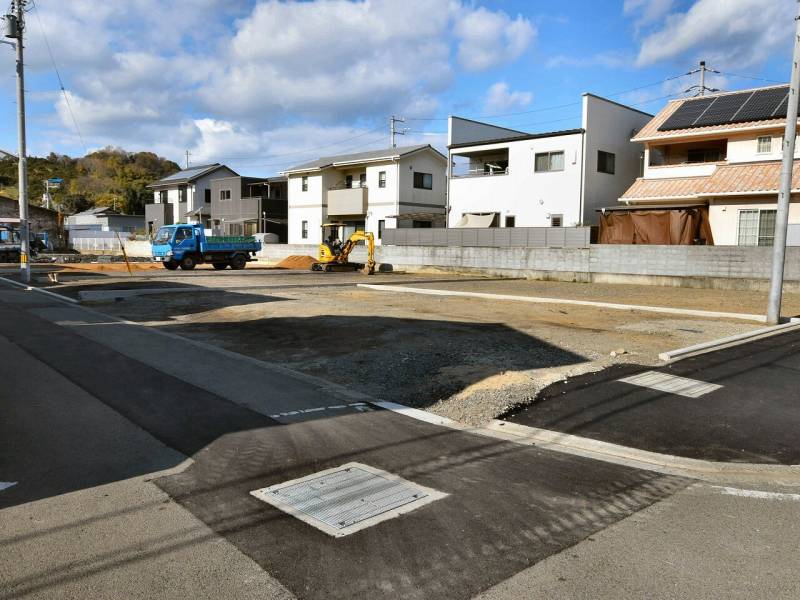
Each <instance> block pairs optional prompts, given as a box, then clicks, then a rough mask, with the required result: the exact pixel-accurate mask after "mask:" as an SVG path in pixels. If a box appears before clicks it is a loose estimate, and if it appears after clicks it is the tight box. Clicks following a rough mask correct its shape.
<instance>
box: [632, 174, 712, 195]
mask: <svg viewBox="0 0 800 600" xmlns="http://www.w3.org/2000/svg"><path fill="white" fill-rule="evenodd" d="M707 179H708V177H668V178H664V179H642V178H641V177H639V178H638V179H637V180H636V181H634V182H633V185H632V186H631V187H629V188H628V189H627V190H626V191H625V193H624V194H622V198H621V200H629V199H636V200H640V199H645V198H649V199H653V200H655V199H667V198H675V199H677V198H683V199H685V198H696V197H697V194H698V193H699V192H700V190H702V189H703V186H704V185H705V183H706V180H707Z"/></svg>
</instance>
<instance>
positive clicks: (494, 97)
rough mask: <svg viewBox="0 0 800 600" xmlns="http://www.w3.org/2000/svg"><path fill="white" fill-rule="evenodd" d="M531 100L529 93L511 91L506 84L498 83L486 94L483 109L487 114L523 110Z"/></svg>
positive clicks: (531, 95) (531, 96)
mask: <svg viewBox="0 0 800 600" xmlns="http://www.w3.org/2000/svg"><path fill="white" fill-rule="evenodd" d="M531 100H533V94H532V93H531V92H523V91H513V92H512V91H511V90H510V89H509V87H508V84H507V83H506V82H504V81H498V82H497V83H495V84H493V85H492V86H491V87H490V88H489V90H488V91H487V92H486V98H485V100H484V108H485V109H486V111H487V112H502V111H506V110H511V109H514V108H524V107H526V106H528V105H529V104H530V103H531Z"/></svg>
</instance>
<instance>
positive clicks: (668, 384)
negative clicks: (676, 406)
mask: <svg viewBox="0 0 800 600" xmlns="http://www.w3.org/2000/svg"><path fill="white" fill-rule="evenodd" d="M618 381H622V382H623V383H630V384H633V385H638V386H641V387H646V388H650V389H653V390H658V391H659V392H668V393H670V394H677V395H678V396H685V397H686V398H699V397H700V396H703V395H705V394H708V393H709V392H713V391H714V390H718V389H720V388H721V387H722V386H721V385H717V384H716V383H706V382H705V381H698V380H697V379H689V378H687V377H678V376H677V375H669V374H668V373H659V372H658V371H646V372H644V373H639V374H638V375H633V376H631V377H624V378H623V379H619V380H618Z"/></svg>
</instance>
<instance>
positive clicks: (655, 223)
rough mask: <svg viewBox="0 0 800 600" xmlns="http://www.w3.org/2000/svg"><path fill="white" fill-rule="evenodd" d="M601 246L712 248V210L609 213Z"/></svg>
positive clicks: (603, 222) (602, 217)
mask: <svg viewBox="0 0 800 600" xmlns="http://www.w3.org/2000/svg"><path fill="white" fill-rule="evenodd" d="M597 241H598V243H600V244H657V245H667V246H670V245H672V246H674V245H684V246H688V245H693V244H706V245H708V246H712V245H713V244H714V239H713V237H712V235H711V226H710V224H709V222H708V208H706V207H698V208H675V209H665V210H659V209H656V210H624V211H622V210H621V211H608V212H606V213H605V214H601V215H600V232H599V234H598V238H597Z"/></svg>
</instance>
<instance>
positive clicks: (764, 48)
mask: <svg viewBox="0 0 800 600" xmlns="http://www.w3.org/2000/svg"><path fill="white" fill-rule="evenodd" d="M794 4H795V3H794V2H792V1H791V0H736V1H735V2H733V1H724V2H722V1H720V0H697V1H696V2H695V3H694V4H693V5H692V6H691V8H689V10H688V11H687V12H679V13H672V14H669V15H668V16H667V17H666V18H665V20H664V22H663V25H662V26H661V27H660V28H659V29H657V30H656V31H654V32H651V33H649V34H648V35H646V36H645V37H644V38H643V40H642V44H641V48H640V51H639V55H638V57H637V60H636V64H637V65H638V66H647V65H651V64H654V63H657V62H659V61H663V60H669V59H689V58H691V59H697V58H705V59H707V60H708V61H709V62H710V63H711V64H713V65H715V66H721V67H725V66H727V65H731V66H735V67H736V68H743V67H748V66H751V65H758V64H761V63H763V62H764V61H765V60H766V59H767V58H768V57H770V56H772V55H774V54H775V53H776V52H787V58H788V52H790V51H789V50H788V40H789V39H790V38H791V35H792V32H793V29H794V21H793V8H794Z"/></svg>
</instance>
